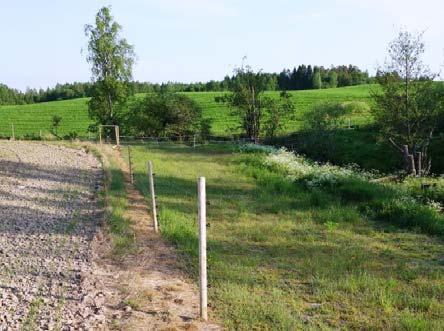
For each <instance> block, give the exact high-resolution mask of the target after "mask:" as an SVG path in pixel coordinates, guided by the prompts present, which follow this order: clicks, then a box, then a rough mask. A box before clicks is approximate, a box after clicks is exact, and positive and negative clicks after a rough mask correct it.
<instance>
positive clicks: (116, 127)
mask: <svg viewBox="0 0 444 331" xmlns="http://www.w3.org/2000/svg"><path fill="white" fill-rule="evenodd" d="M114 130H115V133H116V145H117V148H120V128H119V126H118V125H115V126H114Z"/></svg>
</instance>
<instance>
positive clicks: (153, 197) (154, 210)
mask: <svg viewBox="0 0 444 331" xmlns="http://www.w3.org/2000/svg"><path fill="white" fill-rule="evenodd" d="M148 180H149V185H150V194H151V210H152V213H153V215H152V216H153V226H154V232H156V233H157V232H159V226H158V224H157V207H156V193H155V191H154V174H153V163H152V162H151V161H148Z"/></svg>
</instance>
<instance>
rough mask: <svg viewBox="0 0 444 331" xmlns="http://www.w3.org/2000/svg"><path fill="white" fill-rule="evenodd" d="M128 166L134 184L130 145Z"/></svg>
mask: <svg viewBox="0 0 444 331" xmlns="http://www.w3.org/2000/svg"><path fill="white" fill-rule="evenodd" d="M128 167H129V174H130V180H131V184H134V176H133V164H132V160H131V148H130V146H129V145H128Z"/></svg>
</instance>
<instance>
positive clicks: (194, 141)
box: [193, 135, 196, 148]
mask: <svg viewBox="0 0 444 331" xmlns="http://www.w3.org/2000/svg"><path fill="white" fill-rule="evenodd" d="M193 148H196V135H194V136H193Z"/></svg>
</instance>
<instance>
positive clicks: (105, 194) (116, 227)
mask: <svg viewBox="0 0 444 331" xmlns="http://www.w3.org/2000/svg"><path fill="white" fill-rule="evenodd" d="M86 148H87V149H88V150H89V149H90V148H89V147H86ZM91 151H92V152H93V153H94V154H95V155H96V156H97V157H98V158H100V159H101V160H102V164H103V167H104V172H105V182H104V183H105V188H104V190H103V191H102V192H101V194H102V201H103V203H104V204H105V206H106V213H107V215H106V216H107V223H106V224H107V230H108V231H109V234H110V238H111V244H112V247H113V253H114V254H115V255H116V256H119V255H122V254H125V253H128V252H130V251H131V250H132V249H133V248H134V233H133V230H132V228H131V224H130V220H129V219H128V218H127V217H125V210H126V208H127V204H128V200H127V197H126V189H125V178H124V175H123V172H122V169H121V168H120V167H119V165H118V163H117V160H116V158H115V157H114V156H113V155H112V154H110V153H109V151H108V152H105V154H101V153H100V152H99V151H98V150H97V149H95V148H92V149H91Z"/></svg>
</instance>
